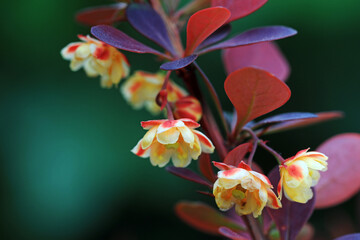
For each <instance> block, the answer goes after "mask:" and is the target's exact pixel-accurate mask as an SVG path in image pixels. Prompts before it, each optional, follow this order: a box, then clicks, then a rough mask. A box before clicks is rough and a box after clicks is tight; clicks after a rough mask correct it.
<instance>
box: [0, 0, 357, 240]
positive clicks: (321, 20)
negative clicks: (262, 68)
mask: <svg viewBox="0 0 360 240" xmlns="http://www.w3.org/2000/svg"><path fill="white" fill-rule="evenodd" d="M104 3H110V1H100V0H91V1H89V0H73V1H64V0H62V1H60V0H52V1H45V0H30V1H29V0H27V1H26V0H19V1H6V2H3V3H2V14H1V18H2V19H1V26H2V28H1V41H2V48H1V49H2V50H1V64H0V68H1V88H0V111H1V115H0V159H1V161H0V186H1V189H0V190H1V199H0V223H1V230H0V238H1V239H16V240H17V239H19V240H28V239H31V240H32V239H37V240H43V239H44V240H45V239H46V240H48V239H51V240H53V239H54V240H56V239H59V240H60V239H61V240H62V239H67V240H71V239H99V240H100V239H105V240H107V239H109V240H112V239H209V237H208V236H206V235H203V234H201V233H199V232H197V231H194V230H192V229H191V228H189V227H187V226H186V225H185V224H183V223H182V222H181V221H180V220H178V219H177V218H176V217H174V214H173V206H174V204H175V203H176V202H177V201H178V200H180V199H187V200H199V199H200V200H207V201H209V200H208V199H207V198H206V197H203V196H200V195H198V194H197V193H195V190H196V189H198V186H197V185H194V184H192V183H190V182H187V181H185V180H182V179H178V178H176V177H174V176H172V175H169V174H168V173H167V172H165V171H164V170H163V169H159V168H154V167H152V166H151V165H150V163H149V161H148V160H147V159H141V158H138V157H136V156H134V155H133V154H131V153H130V149H131V148H132V147H133V146H134V145H135V144H136V142H137V141H138V139H139V138H141V137H142V135H143V134H144V131H143V130H142V129H141V128H140V125H139V121H141V120H148V119H151V118H152V116H151V115H149V114H148V113H147V112H145V111H133V110H132V109H131V107H130V106H128V105H127V104H126V103H125V101H124V100H123V97H122V96H121V95H120V94H119V91H118V89H111V90H103V89H101V88H100V87H99V80H98V79H89V78H87V77H86V76H85V74H84V72H83V71H82V70H81V71H79V72H75V73H73V72H71V71H70V69H69V67H68V64H69V63H68V62H67V61H64V60H62V58H61V56H60V50H61V49H62V48H63V47H64V46H65V45H66V44H68V43H69V42H73V41H77V38H76V34H78V33H81V34H88V33H89V29H88V28H86V27H83V26H80V25H79V24H76V23H75V22H74V13H75V12H76V11H77V10H79V9H81V8H84V7H87V6H93V5H99V4H104ZM359 10H360V2H359V1H357V0H342V1H339V0H317V1H314V0H291V1H285V0H270V1H269V2H268V3H267V4H266V5H265V6H264V7H263V8H261V9H260V10H259V11H257V12H256V13H254V14H252V15H251V16H248V17H246V18H244V19H241V20H239V21H237V22H236V23H235V24H234V29H233V33H235V32H237V31H242V30H245V29H248V28H251V27H255V26H262V25H273V24H276V25H279V24H281V25H287V26H291V27H293V28H295V29H297V30H298V31H299V34H298V35H297V36H295V37H293V38H289V39H286V40H281V41H279V42H278V44H279V45H280V46H281V48H282V50H283V52H284V53H285V55H286V56H287V58H288V60H289V62H290V64H291V66H292V74H291V77H290V79H289V80H288V82H287V83H288V84H289V86H290V88H291V89H292V98H291V100H290V101H289V102H288V103H287V104H286V105H285V106H284V107H283V108H281V109H280V110H278V111H277V112H284V111H311V112H319V111H328V110H342V111H344V112H345V115H346V117H345V118H344V119H341V120H337V121H333V122H328V123H324V124H322V125H316V126H314V127H309V128H306V129H302V130H294V131H291V132H288V133H282V134H278V135H276V136H275V135H274V136H271V137H269V138H268V139H269V140H270V141H271V142H270V144H271V146H273V147H274V148H275V149H277V150H279V151H280V152H281V153H283V155H284V156H285V157H287V156H291V155H293V154H294V153H295V152H296V151H298V150H300V149H304V148H307V147H312V148H316V147H317V146H318V145H319V144H320V143H321V142H323V141H324V140H326V139H327V138H329V137H331V136H333V135H335V134H338V133H342V132H359V130H360V129H359V124H358V123H359V117H360V114H359V112H358V109H359V105H358V104H359V100H360V95H359V89H360V82H359V78H360V73H359V53H360V45H359V38H360V31H359V30H360V15H359ZM120 27H121V25H120ZM127 56H128V58H129V60H130V63H131V69H132V71H134V70H136V69H143V70H147V71H152V72H155V71H157V69H158V66H159V64H158V63H156V62H153V59H154V58H153V57H152V56H150V55H146V56H139V55H135V54H127ZM219 57H220V53H219V52H216V53H211V54H208V55H207V56H202V57H200V58H199V64H200V65H201V66H203V69H204V70H205V72H206V73H207V74H208V75H209V77H210V79H211V80H212V81H213V82H214V85H215V86H216V87H217V89H219V95H220V96H221V97H222V99H225V94H224V91H223V81H224V79H225V73H224V70H223V66H222V64H221V62H220V59H219ZM224 103H225V108H226V109H227V110H231V106H230V105H229V102H228V101H227V100H226V101H224ZM226 104H227V105H226ZM260 156H261V155H260ZM264 156H266V157H268V156H267V155H264ZM257 160H259V156H258V157H257ZM269 161H272V160H269ZM193 166H195V164H193ZM209 202H210V203H211V204H212V205H214V204H213V203H212V201H211V199H210V201H209ZM343 206H344V205H343ZM343 206H340V207H337V208H333V209H329V210H322V211H319V212H317V213H315V218H313V223H314V224H315V225H317V224H318V223H317V221H322V220H324V219H325V218H327V216H331V214H332V212H333V211H344V214H350V215H351V214H352V215H351V217H352V218H353V219H355V217H354V214H353V212H354V208H355V200H352V201H350V202H348V203H347V206H348V208H349V209H348V210H346V209H345V208H343ZM319 228H320V230H321V231H326V227H325V226H321V225H320V226H319Z"/></svg>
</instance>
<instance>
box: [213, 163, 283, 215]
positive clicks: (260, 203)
mask: <svg viewBox="0 0 360 240" xmlns="http://www.w3.org/2000/svg"><path fill="white" fill-rule="evenodd" d="M214 165H215V166H216V167H217V168H219V169H220V170H222V171H219V172H218V179H217V180H216V182H215V184H214V188H213V194H214V196H215V201H216V204H217V206H218V207H219V209H220V210H222V211H226V210H229V209H230V208H231V207H233V206H234V205H235V211H236V212H237V214H239V215H247V214H250V213H252V214H253V216H254V217H258V216H259V215H261V213H262V210H263V209H264V207H265V206H267V207H270V208H274V209H278V208H280V207H281V203H280V201H279V199H278V198H277V197H276V195H275V193H274V192H273V191H272V190H271V188H272V185H271V183H270V181H269V179H268V178H267V177H266V176H265V175H263V174H261V173H258V172H255V171H252V170H251V168H250V167H249V166H248V165H247V164H245V163H244V162H241V163H240V164H239V166H238V167H237V168H236V167H233V166H229V165H226V164H225V163H219V162H214Z"/></svg>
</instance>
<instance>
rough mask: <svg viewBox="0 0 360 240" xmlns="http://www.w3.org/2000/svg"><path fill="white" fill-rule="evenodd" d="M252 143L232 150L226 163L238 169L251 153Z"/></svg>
mask: <svg viewBox="0 0 360 240" xmlns="http://www.w3.org/2000/svg"><path fill="white" fill-rule="evenodd" d="M250 147H251V143H243V144H241V145H239V146H237V147H236V148H234V149H233V150H231V151H230V152H229V153H228V155H226V158H225V160H224V163H225V164H227V165H231V166H234V167H236V166H237V165H239V163H240V162H241V161H242V160H243V159H244V157H245V155H246V154H247V153H248V152H249V149H250Z"/></svg>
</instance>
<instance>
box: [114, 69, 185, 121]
mask: <svg viewBox="0 0 360 240" xmlns="http://www.w3.org/2000/svg"><path fill="white" fill-rule="evenodd" d="M164 80H165V75H164V74H162V73H156V74H153V73H147V72H143V71H137V72H135V73H134V75H132V76H131V77H130V78H129V79H127V81H126V82H125V83H124V84H123V85H122V87H121V92H122V94H123V96H124V98H125V100H126V101H127V102H128V103H129V104H130V105H131V106H133V107H134V108H135V109H140V108H142V107H145V108H146V109H147V110H148V111H149V112H151V113H152V114H158V113H160V107H159V106H158V105H157V104H156V96H157V95H158V93H159V91H160V90H161V87H162V85H163V83H164ZM167 93H168V95H167V99H168V101H169V102H174V101H176V100H178V99H179V98H181V97H183V96H185V95H187V93H186V91H185V90H183V89H182V88H181V87H179V86H178V85H176V84H175V83H174V82H172V81H169V83H168V85H167Z"/></svg>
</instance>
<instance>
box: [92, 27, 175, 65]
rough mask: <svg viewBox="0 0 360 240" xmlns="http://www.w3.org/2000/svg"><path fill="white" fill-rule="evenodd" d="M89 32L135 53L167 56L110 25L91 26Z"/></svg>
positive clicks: (112, 44)
mask: <svg viewBox="0 0 360 240" xmlns="http://www.w3.org/2000/svg"><path fill="white" fill-rule="evenodd" d="M91 33H92V34H93V35H94V36H95V37H97V38H98V39H99V40H101V41H103V42H105V43H107V44H109V45H111V46H113V47H116V48H119V49H122V50H126V51H129V52H136V53H152V54H155V55H159V56H162V57H164V58H169V57H168V56H167V55H165V54H163V53H161V52H158V51H156V50H155V49H152V48H150V47H148V46H146V45H144V44H142V43H141V42H138V41H136V40H135V39H133V38H131V37H129V36H128V35H126V34H125V33H123V32H122V31H120V30H118V29H116V28H114V27H111V26H107V25H99V26H95V27H92V28H91Z"/></svg>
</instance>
